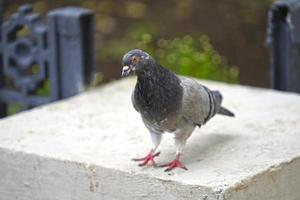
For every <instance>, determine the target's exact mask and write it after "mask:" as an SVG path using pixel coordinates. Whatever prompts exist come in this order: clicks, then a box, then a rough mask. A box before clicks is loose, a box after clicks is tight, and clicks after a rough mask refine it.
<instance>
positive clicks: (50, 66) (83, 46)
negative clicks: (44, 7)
mask: <svg viewBox="0 0 300 200" xmlns="http://www.w3.org/2000/svg"><path fill="white" fill-rule="evenodd" d="M1 9H2V12H1V10H0V12H1V15H2V13H3V3H2V5H1ZM1 19H2V18H1ZM1 25H2V26H1V29H0V30H1V35H0V56H1V57H0V59H1V60H0V117H4V116H6V115H7V106H8V105H9V104H12V103H17V104H19V105H21V107H22V109H29V108H32V107H35V106H38V105H41V104H46V103H49V102H52V101H55V100H58V99H63V98H67V97H70V96H73V95H75V94H77V93H79V92H80V91H82V89H83V87H84V85H85V84H87V83H89V82H90V80H91V78H92V73H93V70H94V62H93V61H94V46H93V45H94V15H93V13H92V12H91V11H90V10H87V9H82V8H75V7H66V8H60V9H56V10H52V11H50V12H49V13H48V14H47V23H44V21H42V19H41V17H40V16H39V15H38V14H36V13H33V11H32V7H31V6H30V5H24V6H21V7H20V8H19V10H18V11H17V12H16V13H14V14H13V15H12V16H11V17H10V19H9V20H7V21H5V22H4V23H1ZM41 88H46V90H47V91H48V92H47V93H46V94H45V93H44V94H42V95H41V94H40V92H39V90H41Z"/></svg>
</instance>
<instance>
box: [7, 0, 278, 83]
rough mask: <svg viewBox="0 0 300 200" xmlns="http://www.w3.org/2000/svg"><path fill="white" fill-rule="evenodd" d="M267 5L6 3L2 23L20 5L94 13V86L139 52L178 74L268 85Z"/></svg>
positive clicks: (224, 1) (87, 0)
mask: <svg viewBox="0 0 300 200" xmlns="http://www.w3.org/2000/svg"><path fill="white" fill-rule="evenodd" d="M272 2H273V1H272V0H251V1H249V0H210V1H205V0H184V1H183V0H164V1H161V0H151V1H146V0H145V1H138V0H101V1H99V0H98V1H97V0H51V1H38V0H26V1H25V0H9V1H8V5H7V7H6V9H5V13H4V19H7V18H8V17H9V16H10V15H11V14H12V13H13V12H15V11H16V10H17V8H18V7H19V6H20V5H22V4H25V3H30V4H32V5H33V8H34V12H37V13H41V14H42V15H46V13H47V11H48V10H51V9H55V8H58V7H62V6H80V7H84V8H88V9H91V10H93V11H94V12H95V23H96V35H95V50H96V53H95V57H96V58H95V62H96V71H97V73H96V79H95V84H96V85H98V84H102V83H105V82H108V81H110V80H113V79H118V78H120V73H121V67H122V66H121V63H120V61H121V58H122V55H123V54H124V53H126V52H127V51H128V50H130V49H133V48H140V49H143V50H145V51H147V52H149V53H150V54H151V55H153V57H155V58H156V59H157V60H158V61H159V62H160V63H162V65H164V66H165V67H167V68H170V69H171V70H173V71H175V72H176V73H179V74H183V75H189V76H194V77H198V78H204V79H212V80H218V81H225V82H230V83H240V84H246V85H253V86H262V87H269V86H270V83H269V82H270V81H269V79H270V77H269V66H270V65H269V60H268V59H269V57H268V54H267V49H266V47H265V36H266V23H267V12H268V9H269V8H270V5H271V3H272Z"/></svg>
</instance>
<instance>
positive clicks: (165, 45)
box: [99, 23, 239, 83]
mask: <svg viewBox="0 0 300 200" xmlns="http://www.w3.org/2000/svg"><path fill="white" fill-rule="evenodd" d="M134 48H139V49H142V50H144V51H146V52H148V53H149V54H150V55H152V56H153V57H154V58H155V59H156V60H157V61H158V62H159V63H161V64H162V65H163V66H164V67H166V68H168V69H170V70H171V71H173V72H175V73H177V74H181V75H186V76H193V77H197V78H203V79H211V80H217V81H225V82H229V83H238V82H239V79H238V68H237V67H236V66H231V65H229V64H228V63H227V60H226V58H225V57H224V56H222V55H220V54H219V53H218V52H217V51H216V50H215V49H214V48H213V46H212V44H211V43H210V41H209V38H208V36H206V35H204V34H194V35H183V36H178V37H172V38H160V37H158V36H157V34H156V30H155V28H154V27H153V26H151V24H147V23H143V24H136V25H134V26H132V27H131V28H129V31H128V32H127V34H126V35H125V36H124V37H121V38H113V39H110V40H108V41H106V42H105V43H104V45H103V47H102V49H101V53H99V55H100V57H101V59H102V60H107V61H116V62H120V59H121V58H122V55H123V54H124V53H126V52H127V51H129V50H131V49H134Z"/></svg>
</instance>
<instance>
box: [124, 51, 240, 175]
mask: <svg viewBox="0 0 300 200" xmlns="http://www.w3.org/2000/svg"><path fill="white" fill-rule="evenodd" d="M122 65H123V69H122V77H126V76H129V75H136V76H137V82H136V85H135V88H134V91H133V93H132V95H131V101H132V104H133V107H134V108H135V110H136V111H137V112H139V113H140V115H141V118H142V121H143V123H144V125H145V126H146V128H147V129H148V130H149V132H150V135H151V140H152V144H153V146H152V148H151V150H150V152H149V153H148V154H147V155H146V156H145V157H142V158H135V159H133V160H134V161H139V162H140V163H139V166H145V165H147V164H148V163H152V165H153V166H157V165H156V163H155V162H154V158H155V157H157V156H159V154H160V152H156V151H157V148H158V146H159V144H160V142H161V139H162V135H163V133H165V132H170V133H173V134H174V140H175V147H176V156H175V159H174V160H172V161H171V162H169V163H166V164H163V165H160V167H165V168H166V169H165V171H170V170H173V169H175V168H182V169H185V170H187V167H186V166H184V165H183V164H182V162H181V161H180V156H181V155H182V153H183V150H184V147H185V144H186V142H187V139H188V138H189V137H190V136H191V134H192V132H193V131H194V129H195V128H196V127H197V126H198V127H201V126H202V125H204V124H205V123H207V122H208V121H209V120H210V119H211V118H212V117H214V116H215V115H216V114H221V115H225V116H230V117H234V113H233V112H231V111H229V110H228V109H226V108H225V107H223V106H222V105H221V104H222V95H221V93H220V92H219V91H216V90H210V89H208V88H207V87H205V86H204V85H201V84H199V83H198V82H196V81H195V80H193V79H191V78H188V77H184V76H179V75H176V74H175V73H173V72H171V71H169V70H168V69H166V68H164V67H163V66H161V65H160V64H159V63H158V62H157V61H156V60H155V59H153V58H152V57H151V56H150V55H149V54H148V53H146V52H144V51H142V50H140V49H133V50H131V51H129V52H127V53H126V54H125V55H124V56H123V58H122Z"/></svg>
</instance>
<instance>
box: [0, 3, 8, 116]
mask: <svg viewBox="0 0 300 200" xmlns="http://www.w3.org/2000/svg"><path fill="white" fill-rule="evenodd" d="M4 8H5V1H4V0H0V89H1V88H3V87H4V83H5V80H4V71H3V63H2V53H1V50H2V47H1V45H2V44H1V41H2V28H1V24H2V20H3V15H4V10H5V9H4ZM6 115H7V105H6V104H5V103H3V102H0V118H2V117H4V116H6Z"/></svg>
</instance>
